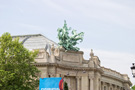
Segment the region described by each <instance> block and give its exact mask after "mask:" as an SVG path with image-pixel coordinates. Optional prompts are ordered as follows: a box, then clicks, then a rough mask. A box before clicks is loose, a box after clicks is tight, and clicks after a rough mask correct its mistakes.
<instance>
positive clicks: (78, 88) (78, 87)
mask: <svg viewBox="0 0 135 90" xmlns="http://www.w3.org/2000/svg"><path fill="white" fill-rule="evenodd" d="M77 90H81V77H77Z"/></svg>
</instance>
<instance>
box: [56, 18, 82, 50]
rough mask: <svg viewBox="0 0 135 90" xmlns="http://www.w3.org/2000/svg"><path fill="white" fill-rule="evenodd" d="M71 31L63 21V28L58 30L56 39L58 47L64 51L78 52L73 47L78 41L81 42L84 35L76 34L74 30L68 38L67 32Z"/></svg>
mask: <svg viewBox="0 0 135 90" xmlns="http://www.w3.org/2000/svg"><path fill="white" fill-rule="evenodd" d="M70 30H71V27H70V28H68V27H67V24H66V21H64V26H63V28H58V29H57V31H58V39H59V43H58V44H59V45H60V46H62V47H63V48H65V50H73V51H79V48H78V47H75V45H76V44H78V41H80V42H82V41H83V36H84V33H83V32H81V33H78V34H77V32H76V30H72V31H71V36H69V31H70Z"/></svg>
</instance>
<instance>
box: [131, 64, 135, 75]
mask: <svg viewBox="0 0 135 90" xmlns="http://www.w3.org/2000/svg"><path fill="white" fill-rule="evenodd" d="M132 65H133V66H132V67H131V71H132V75H133V77H134V78H135V63H133V64H132Z"/></svg>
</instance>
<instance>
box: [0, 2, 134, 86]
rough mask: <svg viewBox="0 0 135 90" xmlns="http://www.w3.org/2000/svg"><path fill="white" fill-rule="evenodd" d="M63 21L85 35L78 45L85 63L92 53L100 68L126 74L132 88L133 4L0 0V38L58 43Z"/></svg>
mask: <svg viewBox="0 0 135 90" xmlns="http://www.w3.org/2000/svg"><path fill="white" fill-rule="evenodd" d="M64 20H66V21H67V25H68V26H69V27H72V29H76V30H77V32H84V33H85V34H84V41H83V42H82V43H80V44H79V45H78V47H80V49H81V50H82V51H84V53H85V54H84V58H85V59H87V60H88V59H89V58H90V57H89V53H90V49H93V50H94V53H95V55H97V56H98V57H99V58H100V60H101V65H102V66H105V67H107V68H111V69H112V70H116V71H118V72H120V73H123V74H128V75H129V77H130V79H131V81H132V83H133V84H135V78H133V77H132V75H131V70H130V67H131V66H132V63H133V62H134V63H135V0H0V35H2V34H3V33H4V32H9V33H11V35H24V34H39V33H40V34H43V35H45V36H46V37H48V38H50V39H51V40H53V41H55V42H58V38H57V29H58V28H59V27H62V26H63V24H64Z"/></svg>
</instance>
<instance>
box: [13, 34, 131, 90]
mask: <svg viewBox="0 0 135 90" xmlns="http://www.w3.org/2000/svg"><path fill="white" fill-rule="evenodd" d="M16 37H19V38H20V39H19V40H20V42H22V44H23V45H24V46H25V47H26V48H27V49H29V50H35V49H39V54H38V57H37V58H36V59H35V61H36V63H35V64H34V65H35V66H36V67H37V68H38V69H39V70H40V71H41V72H40V74H39V76H40V77H41V78H45V77H63V78H64V81H66V82H67V84H68V87H69V90H130V86H131V85H132V84H131V82H130V80H129V78H128V76H127V75H126V74H120V73H119V72H116V71H114V70H111V69H108V68H105V67H103V66H101V65H100V60H99V58H98V57H97V56H95V55H94V53H93V50H91V52H90V59H89V60H84V58H83V52H82V51H78V52H75V51H65V50H64V49H63V48H56V47H58V45H57V43H55V42H53V41H52V40H49V39H48V38H46V37H45V36H43V35H41V34H35V35H18V36H13V38H16ZM51 45H52V46H51Z"/></svg>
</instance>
